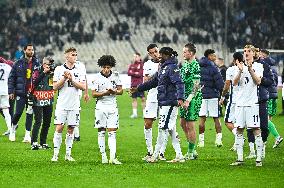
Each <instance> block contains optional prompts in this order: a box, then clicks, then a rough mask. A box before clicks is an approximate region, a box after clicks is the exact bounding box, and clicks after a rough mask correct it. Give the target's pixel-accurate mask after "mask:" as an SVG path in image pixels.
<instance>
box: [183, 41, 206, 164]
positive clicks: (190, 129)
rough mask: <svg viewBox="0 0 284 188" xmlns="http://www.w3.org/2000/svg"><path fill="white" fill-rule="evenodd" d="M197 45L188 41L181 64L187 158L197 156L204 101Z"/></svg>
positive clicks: (190, 158)
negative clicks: (201, 111) (196, 129)
mask: <svg viewBox="0 0 284 188" xmlns="http://www.w3.org/2000/svg"><path fill="white" fill-rule="evenodd" d="M195 53H196V47H195V45H194V44H192V43H188V44H186V45H185V46H184V48H183V57H184V60H185V61H184V63H183V64H182V66H181V69H180V74H181V77H182V81H183V82H184V85H185V99H186V100H185V102H184V105H183V106H182V107H181V108H180V123H181V127H182V129H183V131H184V133H185V136H186V138H187V141H188V152H187V153H186V155H185V159H187V160H193V159H196V158H197V156H198V155H197V152H196V150H195V142H196V131H195V126H194V125H195V121H196V120H197V118H198V117H199V110H200V107H201V103H202V94H201V89H200V84H199V83H200V66H199V63H198V62H197V61H196V59H195Z"/></svg>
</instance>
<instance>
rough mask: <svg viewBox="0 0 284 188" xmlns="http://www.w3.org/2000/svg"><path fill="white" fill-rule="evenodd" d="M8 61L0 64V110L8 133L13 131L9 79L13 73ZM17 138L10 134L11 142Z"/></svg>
mask: <svg viewBox="0 0 284 188" xmlns="http://www.w3.org/2000/svg"><path fill="white" fill-rule="evenodd" d="M5 62H6V60H5V59H3V58H1V63H0V108H1V109H2V112H3V115H4V118H5V122H6V126H7V129H8V130H7V131H9V132H10V129H11V115H10V113H9V107H10V105H9V95H8V78H9V74H10V72H11V69H12V68H11V66H10V65H8V64H6V63H5ZM14 138H15V137H11V134H9V140H10V141H15V140H14Z"/></svg>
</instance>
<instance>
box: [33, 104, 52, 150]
mask: <svg viewBox="0 0 284 188" xmlns="http://www.w3.org/2000/svg"><path fill="white" fill-rule="evenodd" d="M52 109H53V108H52V105H50V106H33V111H34V117H35V122H34V126H33V130H32V138H31V144H32V143H33V142H37V140H38V133H39V129H40V127H41V125H42V128H41V131H40V145H42V144H46V139H47V135H48V130H49V127H50V123H51V117H52Z"/></svg>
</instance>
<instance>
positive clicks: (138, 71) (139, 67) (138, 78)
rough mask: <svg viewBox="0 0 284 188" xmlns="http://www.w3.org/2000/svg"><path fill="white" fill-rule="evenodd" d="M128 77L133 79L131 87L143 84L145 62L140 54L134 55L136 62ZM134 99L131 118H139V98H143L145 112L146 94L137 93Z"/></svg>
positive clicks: (131, 66) (131, 67)
mask: <svg viewBox="0 0 284 188" xmlns="http://www.w3.org/2000/svg"><path fill="white" fill-rule="evenodd" d="M127 73H128V76H130V77H131V87H137V86H138V85H139V84H141V83H143V62H142V59H141V55H140V53H138V52H136V53H135V54H134V60H133V63H132V64H131V65H129V67H128V71H127ZM131 97H132V114H131V116H130V118H137V117H138V115H137V98H141V105H142V108H143V110H144V109H145V96H144V92H137V93H133V94H132V95H131Z"/></svg>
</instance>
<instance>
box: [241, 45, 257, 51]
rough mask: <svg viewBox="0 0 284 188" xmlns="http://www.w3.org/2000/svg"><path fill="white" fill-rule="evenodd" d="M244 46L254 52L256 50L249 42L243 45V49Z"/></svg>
mask: <svg viewBox="0 0 284 188" xmlns="http://www.w3.org/2000/svg"><path fill="white" fill-rule="evenodd" d="M245 48H249V49H251V50H252V51H253V52H254V53H255V52H256V48H255V47H254V46H253V45H251V44H247V45H245V47H244V49H245Z"/></svg>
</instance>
